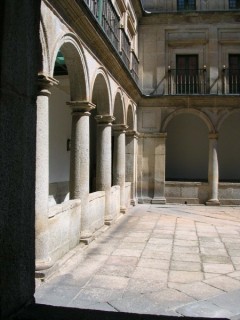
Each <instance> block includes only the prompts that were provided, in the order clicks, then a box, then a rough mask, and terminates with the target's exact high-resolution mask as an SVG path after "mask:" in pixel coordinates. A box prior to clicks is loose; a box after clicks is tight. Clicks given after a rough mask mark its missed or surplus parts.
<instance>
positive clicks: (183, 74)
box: [168, 68, 207, 94]
mask: <svg viewBox="0 0 240 320" xmlns="http://www.w3.org/2000/svg"><path fill="white" fill-rule="evenodd" d="M168 94H207V71H206V68H204V69H171V68H169V69H168Z"/></svg>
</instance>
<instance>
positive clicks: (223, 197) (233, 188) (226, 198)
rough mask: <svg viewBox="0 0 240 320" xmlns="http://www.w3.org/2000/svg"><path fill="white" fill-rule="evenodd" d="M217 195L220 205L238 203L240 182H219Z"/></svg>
mask: <svg viewBox="0 0 240 320" xmlns="http://www.w3.org/2000/svg"><path fill="white" fill-rule="evenodd" d="M218 195H219V201H220V203H221V204H222V205H240V183H230V182H220V183H219V188H218Z"/></svg>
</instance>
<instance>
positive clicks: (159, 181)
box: [152, 133, 167, 204]
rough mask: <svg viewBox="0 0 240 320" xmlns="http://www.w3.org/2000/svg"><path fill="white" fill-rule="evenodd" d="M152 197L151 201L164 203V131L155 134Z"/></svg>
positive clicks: (165, 135)
mask: <svg viewBox="0 0 240 320" xmlns="http://www.w3.org/2000/svg"><path fill="white" fill-rule="evenodd" d="M154 136H155V152H154V197H153V199H152V203H158V204H165V203H166V198H165V167H166V163H165V158H166V137H167V134H166V133H159V134H155V135H154Z"/></svg>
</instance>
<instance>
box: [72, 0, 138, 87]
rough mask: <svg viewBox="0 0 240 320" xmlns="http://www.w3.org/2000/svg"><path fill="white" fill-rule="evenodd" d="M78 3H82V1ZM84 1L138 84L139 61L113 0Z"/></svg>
mask: <svg viewBox="0 0 240 320" xmlns="http://www.w3.org/2000/svg"><path fill="white" fill-rule="evenodd" d="M78 1H79V2H80V0H78ZM83 1H84V2H85V4H86V5H87V6H88V8H89V10H90V11H91V12H92V14H93V16H94V17H95V19H96V20H97V21H98V23H99V25H100V26H101V27H102V29H103V30H104V32H105V34H106V36H107V37H108V39H109V40H110V41H111V43H112V45H113V46H114V48H115V50H116V52H117V53H118V54H119V55H120V56H121V58H122V61H123V62H124V64H125V65H126V67H127V68H128V70H129V71H130V72H131V75H132V77H133V79H134V81H135V82H136V83H137V84H138V64H139V61H138V59H137V57H136V55H135V53H134V52H132V54H131V43H130V41H129V38H128V36H127V34H126V32H125V30H124V28H120V18H119V16H118V14H117V11H116V10H115V8H114V6H113V4H112V0H83Z"/></svg>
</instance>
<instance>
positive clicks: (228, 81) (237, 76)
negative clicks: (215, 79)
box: [222, 67, 240, 94]
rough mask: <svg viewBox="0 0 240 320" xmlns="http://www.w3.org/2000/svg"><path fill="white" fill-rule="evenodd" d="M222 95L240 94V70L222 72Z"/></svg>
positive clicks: (224, 70) (224, 69)
mask: <svg viewBox="0 0 240 320" xmlns="http://www.w3.org/2000/svg"><path fill="white" fill-rule="evenodd" d="M222 93H223V94H240V69H226V68H225V67H223V70H222Z"/></svg>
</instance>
